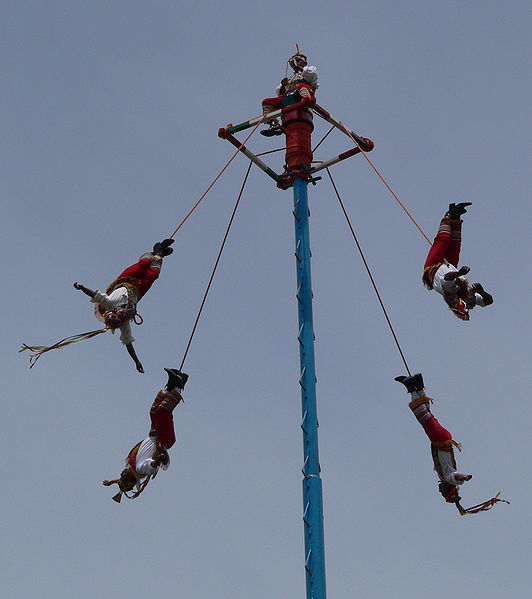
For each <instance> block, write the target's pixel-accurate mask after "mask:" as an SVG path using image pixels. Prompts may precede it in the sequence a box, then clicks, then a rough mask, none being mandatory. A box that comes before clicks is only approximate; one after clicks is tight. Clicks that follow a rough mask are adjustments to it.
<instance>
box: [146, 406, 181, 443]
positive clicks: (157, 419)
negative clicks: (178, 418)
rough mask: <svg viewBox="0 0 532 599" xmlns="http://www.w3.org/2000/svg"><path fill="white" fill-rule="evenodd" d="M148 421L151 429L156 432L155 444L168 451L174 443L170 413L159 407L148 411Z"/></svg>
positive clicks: (172, 418) (172, 419) (172, 421)
mask: <svg viewBox="0 0 532 599" xmlns="http://www.w3.org/2000/svg"><path fill="white" fill-rule="evenodd" d="M150 420H151V427H152V428H153V429H154V430H155V431H156V432H157V442H158V443H160V444H161V445H162V446H163V447H164V448H165V449H170V447H172V445H173V444H174V443H175V431H174V417H173V416H172V412H170V411H169V410H167V409H166V408H163V407H162V406H160V405H159V406H157V407H155V408H152V409H151V410H150Z"/></svg>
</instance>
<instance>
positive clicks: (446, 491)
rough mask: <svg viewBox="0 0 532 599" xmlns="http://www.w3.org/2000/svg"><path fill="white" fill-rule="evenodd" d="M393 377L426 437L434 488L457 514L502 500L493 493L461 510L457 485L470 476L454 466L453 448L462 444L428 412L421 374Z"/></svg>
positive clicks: (427, 398)
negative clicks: (436, 482)
mask: <svg viewBox="0 0 532 599" xmlns="http://www.w3.org/2000/svg"><path fill="white" fill-rule="evenodd" d="M395 380H396V381H397V382H399V383H402V384H403V385H404V386H405V387H406V390H407V391H408V393H410V397H411V401H410V403H409V404H408V406H409V408H410V409H411V410H412V412H413V413H414V416H415V417H416V418H417V420H418V422H419V423H420V424H421V426H422V427H423V430H424V431H425V433H427V436H428V438H429V439H430V451H431V454H432V460H433V462H434V470H435V471H436V472H437V474H438V477H439V479H440V484H439V485H438V489H439V491H440V493H441V494H442V495H443V497H444V499H445V501H447V502H448V503H454V504H455V505H456V507H457V508H458V511H459V512H460V514H461V515H465V514H474V513H476V512H481V511H486V510H488V509H490V508H491V507H492V506H493V505H494V504H495V503H497V502H499V501H505V500H503V499H498V496H496V497H494V498H493V499H489V500H488V501H485V502H483V503H481V504H479V505H476V506H473V507H470V508H467V509H464V508H463V507H462V506H461V505H460V499H461V498H460V495H459V494H458V487H459V486H460V485H463V484H464V482H466V481H469V480H471V479H472V478H473V477H472V475H471V474H462V473H460V472H458V471H457V469H456V461H455V459H454V451H453V449H454V447H456V448H457V449H458V451H461V450H462V446H461V445H460V444H459V443H457V442H456V441H454V440H453V437H452V435H451V433H450V432H449V431H448V430H447V429H445V428H443V426H442V425H441V424H440V423H439V422H438V421H437V420H436V418H435V417H434V416H433V414H432V412H431V411H430V402H431V401H434V400H433V399H431V398H430V397H427V395H426V393H425V384H424V382H423V375H422V374H421V373H418V374H414V375H413V376H398V377H396V378H395ZM505 503H508V502H505Z"/></svg>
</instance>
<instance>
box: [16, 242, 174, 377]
mask: <svg viewBox="0 0 532 599" xmlns="http://www.w3.org/2000/svg"><path fill="white" fill-rule="evenodd" d="M172 243H174V240H173V239H164V240H163V241H161V242H157V243H156V244H155V245H154V246H153V252H147V253H145V254H143V255H142V256H141V257H140V258H139V260H138V262H137V263H135V264H133V265H132V266H130V267H129V268H126V270H124V272H122V273H121V274H120V275H119V276H118V277H117V278H116V279H115V280H114V281H113V282H112V283H111V284H110V285H109V286H108V287H107V290H106V292H105V293H101V292H100V291H98V290H96V291H93V290H92V289H89V288H88V287H85V286H84V285H81V284H80V283H74V287H75V288H76V289H79V290H80V291H83V293H85V295H88V296H89V297H90V298H91V302H93V303H94V314H95V316H96V318H98V320H100V321H101V322H103V323H105V328H104V329H98V330H97V331H90V332H88V333H80V334H78V335H72V336H71V337H66V338H65V339H62V340H61V341H58V342H57V343H55V344H54V345H51V346H45V345H39V346H35V345H33V346H32V345H26V344H23V345H22V348H21V349H20V351H24V350H29V351H30V352H32V355H31V356H30V368H32V367H33V366H34V365H35V362H36V361H37V360H38V359H39V358H40V357H41V356H42V354H44V353H46V352H48V351H50V350H52V349H57V348H60V347H65V346H66V345H70V344H71V343H75V342H77V341H81V340H83V339H90V338H91V337H95V336H96V335H99V334H100V333H105V332H106V331H108V330H110V331H111V332H112V333H114V332H115V330H116V329H119V330H120V340H121V341H122V343H123V344H124V345H125V346H126V349H127V352H128V354H129V355H130V356H131V358H132V359H133V361H134V362H135V366H136V368H137V370H138V372H141V373H143V372H144V368H143V367H142V364H141V362H140V360H139V359H138V357H137V354H136V352H135V348H134V347H133V341H135V339H134V338H133V336H132V334H131V322H130V321H131V320H134V321H135V317H136V316H137V303H138V302H139V301H140V300H141V299H142V297H143V296H144V295H145V294H146V292H147V291H148V289H149V288H150V287H151V286H152V284H153V282H154V281H155V280H156V279H157V278H158V277H159V273H160V272H161V265H162V261H163V257H164V256H169V255H170V254H171V253H172V252H173V251H174V250H173V249H172V248H171V247H170V246H171V245H172ZM139 319H140V320H139V321H138V322H137V324H141V323H142V317H140V316H139ZM135 322H136V321H135Z"/></svg>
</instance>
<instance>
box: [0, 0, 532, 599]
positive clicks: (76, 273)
mask: <svg viewBox="0 0 532 599" xmlns="http://www.w3.org/2000/svg"><path fill="white" fill-rule="evenodd" d="M0 11H1V12H0V22H1V35H0V40H1V42H0V43H1V45H2V51H1V53H0V55H1V58H0V61H1V70H2V80H3V92H2V105H3V110H2V117H1V118H2V123H1V130H2V160H1V162H0V169H1V170H0V173H1V181H2V185H1V195H2V206H3V209H2V214H3V217H4V218H3V223H4V227H3V235H2V256H3V260H4V268H3V293H2V295H1V300H0V301H1V308H2V310H1V313H2V318H3V326H2V330H3V343H2V365H3V376H2V381H3V388H4V401H3V408H2V419H3V423H4V433H3V440H4V449H3V451H2V471H3V479H4V485H3V486H4V488H3V491H2V495H1V499H0V501H1V503H2V508H3V509H2V513H3V523H2V535H1V544H2V552H3V557H2V577H1V582H0V594H1V595H2V597H6V598H9V599H11V598H14V597H16V598H17V599H30V598H33V597H43V598H48V597H50V598H54V599H71V598H72V597H75V598H76V599H94V598H95V597H102V598H103V597H116V596H124V597H130V598H131V599H141V598H143V597H147V596H158V597H176V598H177V597H179V598H181V597H182V598H187V599H192V598H193V599H211V598H212V597H216V598H217V599H235V598H238V599H240V598H241V599H274V598H275V599H277V598H282V599H298V598H303V597H304V596H305V588H304V568H303V562H304V551H303V527H302V521H301V514H302V507H301V506H302V498H301V473H300V469H301V465H302V441H301V431H300V428H299V425H300V417H301V407H300V397H299V386H298V374H299V372H298V370H299V365H298V344H297V339H296V335H297V307H296V300H295V291H296V283H295V260H294V256H293V251H294V247H293V246H294V241H293V238H294V233H293V218H292V214H291V211H292V192H291V191H280V190H278V189H277V188H276V187H275V185H274V184H273V183H272V182H271V181H270V180H269V179H268V178H267V177H266V176H265V175H264V174H263V173H262V172H261V171H259V170H258V169H256V168H253V170H252V172H251V175H250V179H249V182H248V185H247V187H246V190H245V192H244V196H243V199H242V202H241V207H240V209H239V211H238V213H237V216H236V219H235V223H234V225H233V229H232V231H231V234H230V236H229V240H228V244H227V247H226V251H225V252H224V255H223V257H222V261H221V264H220V267H219V270H218V273H217V275H216V278H215V280H214V283H213V286H212V289H211V293H210V295H209V297H208V300H207V303H206V306H205V310H204V314H203V317H202V319H201V321H200V323H199V327H198V329H197V332H196V336H195V338H194V341H193V343H192V346H191V349H190V353H189V355H188V358H187V361H186V363H185V370H186V371H187V372H188V373H189V374H190V380H189V383H188V385H187V388H186V395H185V398H186V403H185V404H184V405H180V406H179V407H178V408H177V409H176V411H175V420H176V428H177V434H178V441H177V443H176V445H175V447H174V448H173V449H172V452H171V457H172V465H171V468H170V469H169V470H168V471H167V472H161V473H160V474H159V476H158V477H157V479H156V480H155V481H154V482H153V483H151V484H150V487H149V488H148V489H147V491H146V492H145V493H144V495H143V496H142V497H141V498H140V499H139V500H137V501H134V502H123V503H122V504H121V505H120V506H119V505H117V504H115V503H113V502H112V501H111V496H112V495H113V492H112V489H106V488H104V487H102V485H101V481H102V480H103V479H104V478H110V477H114V476H116V475H117V474H118V473H119V472H120V470H121V468H122V465H123V459H124V457H125V455H126V454H127V452H128V450H129V449H130V448H131V447H132V445H133V444H134V443H135V442H137V441H138V440H140V439H142V438H143V437H144V436H145V434H146V433H147V431H148V427H149V421H148V410H149V407H150V404H151V401H152V398H153V396H154V394H155V393H156V392H157V390H158V389H159V388H160V387H161V386H162V385H163V383H164V381H165V377H164V374H163V371H162V368H163V367H164V366H173V367H177V366H179V363H180V362H181V359H182V356H183V353H184V350H185V346H186V343H187V341H188V337H189V335H190V331H191V329H192V325H193V322H194V319H195V316H196V313H197V310H198V308H199V304H200V301H201V298H202V295H203V292H204V290H205V287H206V284H207V281H208V278H209V275H210V272H211V268H212V266H213V264H214V260H215V258H216V254H217V251H218V248H219V246H220V243H221V240H222V237H223V234H224V231H225V228H226V225H227V222H228V219H229V216H230V213H231V210H232V207H233V204H234V202H235V200H236V196H237V193H238V191H239V189H240V186H241V183H242V180H243V176H244V173H245V170H246V168H247V163H248V161H247V159H246V158H245V157H243V156H241V155H239V156H237V158H236V159H235V160H234V161H233V162H232V163H231V165H230V167H229V168H228V169H227V171H226V172H225V174H224V175H223V176H222V178H221V180H220V181H219V182H218V183H217V185H216V186H215V187H214V188H213V189H212V190H211V192H210V193H209V194H208V195H207V196H206V198H205V200H204V201H203V202H202V204H200V207H199V208H198V209H197V210H196V211H195V212H194V214H193V216H192V217H191V218H190V219H189V220H188V221H187V223H186V224H185V226H184V227H183V228H182V229H181V230H180V231H179V233H178V234H177V236H176V243H175V244H174V247H175V252H174V254H173V255H172V256H170V257H169V258H168V259H167V260H166V261H165V264H164V267H163V272H162V275H161V277H160V279H159V281H158V282H157V283H156V284H155V285H154V287H153V288H152V290H151V291H150V293H149V294H148V295H147V296H146V297H145V298H144V299H143V301H142V303H141V304H140V305H139V311H140V312H141V314H142V315H143V317H144V325H143V326H141V327H135V330H134V334H135V338H136V342H135V345H136V348H137V352H138V354H139V357H140V359H141V360H142V362H143V364H144V367H145V370H146V373H145V374H144V375H140V374H138V373H137V372H136V371H135V369H134V365H133V363H132V361H131V360H130V358H129V356H128V355H127V353H126V352H125V350H124V349H123V348H122V346H121V344H120V342H119V340H118V338H117V337H115V338H113V336H112V335H111V334H107V335H102V336H100V337H97V338H96V339H93V340H90V341H86V342H83V343H79V344H77V345H74V346H72V347H69V348H67V349H64V350H60V351H57V352H52V353H50V354H48V355H46V356H44V357H42V359H40V360H39V362H38V363H37V365H36V366H35V368H33V369H32V370H31V371H30V370H29V369H28V357H27V355H26V354H20V355H19V354H17V349H18V347H19V346H20V344H21V343H22V342H26V343H30V344H50V343H53V342H55V341H57V340H58V339H61V338H62V337H65V336H67V335H71V334H74V333H79V332H84V331H89V330H92V329H95V328H97V327H98V323H97V321H96V320H95V319H94V317H93V315H92V307H91V305H90V303H89V302H88V299H87V298H86V297H85V296H83V295H82V294H81V293H79V292H76V291H75V290H74V289H73V287H72V283H73V282H74V281H80V282H83V283H85V284H86V285H88V286H89V287H92V288H100V289H102V288H105V286H106V285H107V284H108V283H109V282H110V281H111V280H113V279H114V278H115V276H116V275H117V274H118V273H119V272H120V271H121V270H122V269H123V268H124V267H126V266H128V265H129V264H131V263H132V262H134V261H135V260H136V259H137V258H138V256H139V255H140V254H141V253H142V252H144V251H146V250H149V249H150V248H151V247H152V245H153V243H154V242H155V241H158V240H160V239H162V238H164V237H166V236H168V235H169V234H171V232H172V231H173V230H174V229H175V227H176V226H177V224H178V223H179V222H180V221H181V219H182V218H183V217H184V216H185V214H186V213H187V212H188V210H189V209H190V208H191V207H192V205H193V204H194V203H195V202H196V201H197V200H198V199H199V197H200V196H201V194H202V193H203V191H204V190H205V189H206V188H207V186H208V185H209V184H210V183H211V181H212V180H213V179H214V178H215V176H216V175H217V174H218V173H219V171H220V170H221V169H222V167H223V166H224V165H225V164H226V162H227V161H228V160H229V158H230V157H231V155H232V154H233V148H232V146H230V145H229V144H228V143H227V142H224V141H222V140H220V139H218V137H217V131H218V129H219V128H220V127H222V126H225V125H226V124H227V123H230V122H231V123H238V122H241V121H245V120H247V119H249V118H252V117H254V116H257V115H258V114H259V113H260V102H261V99H262V98H263V97H267V96H270V95H272V94H273V91H274V89H275V86H276V85H277V84H278V82H279V80H280V78H281V77H282V76H283V75H284V72H285V65H286V60H287V58H288V57H289V56H290V55H291V54H292V53H293V51H294V49H295V44H296V43H299V44H300V45H301V48H302V50H303V51H304V52H306V53H307V54H308V56H309V62H310V63H311V64H315V65H316V66H317V67H318V70H319V73H320V88H319V90H318V102H319V103H320V104H321V105H322V106H323V107H325V108H326V109H328V110H329V111H330V112H331V113H332V114H333V115H335V116H337V117H338V118H340V119H342V121H344V122H345V123H346V125H348V126H349V127H350V128H351V129H353V130H354V131H356V132H358V133H360V134H362V135H365V136H367V137H370V138H371V139H373V140H374V141H375V144H376V146H375V150H374V151H373V152H372V153H371V155H370V157H371V159H372V160H373V161H374V163H375V165H376V166H377V168H378V169H379V170H380V171H381V172H382V174H383V175H384V176H385V177H386V179H387V181H388V182H389V183H390V185H391V186H392V188H393V189H394V191H395V192H396V193H397V194H398V195H399V197H400V198H401V200H402V201H403V202H404V203H405V205H406V206H407V207H408V209H409V210H410V211H411V212H412V214H413V215H414V217H415V218H416V220H417V222H418V223H419V225H420V226H421V227H422V229H423V230H424V231H425V232H426V233H427V235H429V236H430V237H431V238H432V237H433V235H434V234H435V232H436V229H437V226H438V223H439V220H440V218H441V216H442V215H443V213H444V212H445V210H446V207H447V205H448V203H449V202H459V201H472V202H473V206H472V207H471V208H470V210H469V212H468V214H467V215H466V216H465V218H464V244H463V252H462V264H467V265H469V266H471V274H470V279H471V280H473V281H477V280H478V281H481V282H483V283H484V285H485V287H486V289H488V290H489V291H490V292H492V293H493V296H494V298H495V303H494V305H493V306H491V307H488V308H486V309H476V310H475V311H474V312H473V313H472V318H471V321H470V322H468V323H463V322H461V321H459V320H458V319H456V318H454V317H453V316H452V314H451V313H450V312H449V311H448V310H447V309H446V308H445V306H444V304H443V301H442V299H441V298H440V297H439V296H437V295H436V294H435V293H429V292H427V291H426V290H425V289H424V287H423V286H422V284H421V272H422V266H423V262H424V259H425V256H426V252H427V250H428V244H427V242H426V241H425V239H424V238H423V237H422V236H421V234H420V233H419V232H418V231H417V229H416V228H415V227H414V225H413V224H412V223H411V221H410V220H409V219H408V217H407V216H406V215H405V214H404V212H403V211H402V209H401V208H400V207H399V206H398V205H397V203H396V202H395V200H394V198H393V197H392V195H391V194H390V193H389V191H388V190H387V189H386V187H385V186H384V185H383V184H382V182H381V181H380V180H379V179H378V178H377V176H376V175H375V173H374V172H373V171H372V169H371V168H370V167H369V165H368V164H367V163H366V162H365V160H364V159H363V158H362V157H356V158H352V159H351V160H350V161H346V162H344V163H342V164H340V165H338V166H337V167H334V169H333V176H334V177H335V181H336V183H337V185H338V188H339V191H340V193H341V195H342V197H343V199H344V201H345V203H346V206H347V208H348V211H349V213H350V216H351V218H352V219H353V223H354V226H355V227H356V230H357V233H358V234H359V237H360V242H361V244H362V246H363V248H364V251H365V254H366V258H367V260H368V261H369V263H370V265H371V268H372V271H373V274H374V276H375V279H376V281H377V284H378V285H379V288H380V291H381V294H382V296H383V299H384V302H385V303H386V305H387V308H388V310H389V314H390V318H391V319H392V322H393V324H394V326H395V329H396V332H397V335H398V337H399V340H400V343H401V345H402V347H403V350H404V352H405V355H406V358H407V362H408V364H409V367H410V369H411V370H412V371H413V372H416V371H422V372H423V374H424V376H425V381H426V384H427V392H428V393H429V394H430V395H431V396H433V397H434V398H435V400H436V401H435V403H434V408H433V409H434V412H435V414H436V415H437V416H438V417H439V419H440V421H441V422H442V424H444V425H445V426H447V428H449V429H450V430H451V431H452V433H453V435H454V437H455V439H457V440H458V441H460V442H462V444H463V452H462V453H461V454H459V455H458V461H459V466H460V469H461V470H463V471H465V472H470V473H472V474H473V479H472V481H471V482H470V483H468V485H467V486H466V488H464V489H463V493H462V496H463V503H464V505H471V504H475V503H477V502H479V501H481V500H484V499H487V498H489V497H492V496H493V495H494V494H495V493H496V492H497V491H499V490H500V491H501V492H502V494H503V496H504V497H506V498H508V499H509V500H510V501H511V505H500V506H496V507H495V508H494V509H493V510H492V511H490V512H488V513H486V514H480V515H477V516H470V517H464V518H461V517H459V515H458V513H457V512H456V510H455V508H454V507H453V506H449V505H446V504H445V503H444V502H443V500H442V498H441V497H440V496H439V494H438V493H437V481H436V476H435V474H434V473H433V472H432V470H431V468H432V465H431V458H430V453H429V444H428V441H427V439H426V437H425V435H424V433H423V431H422V430H421V428H420V427H419V425H418V424H417V422H416V421H415V420H414V418H413V416H412V414H411V413H410V411H409V410H408V407H407V400H408V397H407V395H406V393H405V392H404V389H403V388H402V387H401V386H399V385H398V384H397V383H396V382H394V380H393V378H394V377H395V376H397V375H399V374H403V373H404V372H405V368H404V365H403V364H402V361H401V359H400V356H399V354H398V352H397V349H396V347H395V345H394V342H393V339H392V337H391V335H390V332H389V330H388V328H387V325H386V322H385V320H384V318H383V315H382V312H381V310H380V307H379V305H378V303H377V300H376V298H375V295H374V292H373V290H372V288H371V286H370V283H369V281H368V277H367V275H366V273H365V271H364V270H363V266H362V263H361V259H360V257H359V256H358V254H357V253H356V250H355V248H354V245H353V242H352V240H351V237H350V234H349V231H348V229H347V226H346V223H345V221H344V219H343V216H342V215H341V213H340V210H339V207H338V203H337V201H336V199H335V196H334V194H333V192H332V189H331V185H330V183H329V182H328V180H327V179H326V177H324V178H323V180H322V181H320V182H319V183H318V185H317V186H315V187H313V186H312V187H310V188H309V197H310V206H311V211H312V218H311V247H312V252H313V258H312V269H313V270H312V276H313V291H314V300H315V301H314V321H315V330H316V370H317V376H318V386H317V394H318V414H319V419H320V458H321V466H322V478H323V488H324V512H325V544H326V547H325V549H326V566H327V589H328V596H329V597H331V599H332V598H334V599H353V598H355V597H356V598H361V599H373V598H377V597H378V598H381V597H383V598H388V597H390V598H392V597H393V598H394V599H396V598H397V599H403V598H408V599H422V598H425V597H427V596H430V597H431V598H432V599H443V598H446V597H448V596H449V595H452V596H453V597H454V598H455V599H465V598H467V599H470V598H474V597H482V598H483V599H495V598H497V599H498V598H500V597H504V598H505V599H517V598H519V599H521V598H522V597H525V596H527V594H528V592H529V590H530V583H531V580H530V578H531V577H530V568H529V560H530V548H531V545H530V542H531V532H532V531H531V526H530V506H531V505H532V488H531V482H530V459H529V453H530V426H531V416H532V409H531V404H530V393H529V389H530V372H529V369H530V342H529V340H530V335H531V330H530V329H531V327H530V291H531V289H530V279H531V269H530V235H529V227H530V222H531V210H530V185H529V172H530V171H529V168H528V166H529V154H530V152H529V150H530V140H529V137H530V133H529V132H530V108H529V106H530V89H531V85H530V74H529V71H527V70H526V65H527V54H528V52H529V37H530V24H531V23H530V12H529V11H530V8H529V5H528V3H526V2H522V1H519V2H516V1H511V0H510V1H508V2H494V1H491V0H488V1H482V2H481V1H478V0H474V1H472V2H466V3H464V2H455V1H450V2H445V3H433V2H430V3H427V2H418V1H412V0H406V1H405V2H400V3H397V2H390V1H371V2H369V1H366V0H362V1H359V2H344V1H342V2H336V3H329V4H327V3H323V2H319V3H318V2H305V3H303V2H300V1H296V2H292V3H289V2H287V3H281V2H277V1H275V0H274V1H273V2H269V3H262V4H259V3H252V2H242V1H240V0H229V1H228V2H225V3H219V4H216V3H212V2H204V1H202V0H200V1H198V2H189V3H184V2H170V1H166V2H164V1H157V2H139V1H129V2H123V1H120V2H116V1H112V2H100V1H95V2H79V1H69V2H66V1H64V2H58V1H49V2H38V1H34V2H28V1H18V2H4V3H3V4H2V8H1V9H0ZM327 129H328V127H327V126H325V124H323V123H317V126H316V132H315V134H314V139H315V140H316V141H317V140H318V139H319V138H320V137H321V136H322V135H323V134H324V133H325V132H326V131H327ZM278 143H279V140H278V139H274V140H267V139H265V138H262V137H261V136H260V135H258V134H256V135H255V136H254V137H253V138H252V139H251V140H250V142H249V144H248V145H249V146H250V147H251V148H252V149H255V150H256V151H263V150H266V149H271V148H274V147H279V145H278ZM349 147H350V143H349V140H348V139H347V138H345V137H344V136H342V135H340V134H339V133H335V134H334V135H331V136H330V137H329V138H328V139H327V141H326V143H324V144H323V146H321V147H320V149H319V150H318V152H317V153H316V158H317V159H327V158H329V157H331V156H333V155H335V154H337V153H339V152H342V151H344V150H346V149H348V148H349ZM267 159H268V161H269V164H270V165H271V166H272V168H274V169H275V170H281V164H282V163H283V157H282V155H280V154H274V155H271V156H268V157H267Z"/></svg>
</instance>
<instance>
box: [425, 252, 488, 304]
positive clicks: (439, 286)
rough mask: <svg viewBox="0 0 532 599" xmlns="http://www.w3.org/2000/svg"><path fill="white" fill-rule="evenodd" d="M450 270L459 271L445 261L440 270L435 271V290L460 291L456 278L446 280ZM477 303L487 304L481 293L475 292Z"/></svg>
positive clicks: (442, 293) (433, 282)
mask: <svg viewBox="0 0 532 599" xmlns="http://www.w3.org/2000/svg"><path fill="white" fill-rule="evenodd" d="M449 272H458V271H457V270H456V268H455V267H454V266H453V265H452V264H446V263H445V262H444V263H443V264H442V265H441V266H440V267H439V268H438V270H437V271H436V272H435V273H434V280H433V281H432V286H433V287H434V291H437V292H438V293H441V295H444V294H445V293H454V294H456V293H458V285H457V284H456V280H455V279H453V280H452V281H446V280H445V275H446V274H447V273H449ZM475 304H476V305H477V306H483V307H484V306H485V305H486V303H485V302H484V299H483V298H482V296H481V295H480V293H475Z"/></svg>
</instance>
